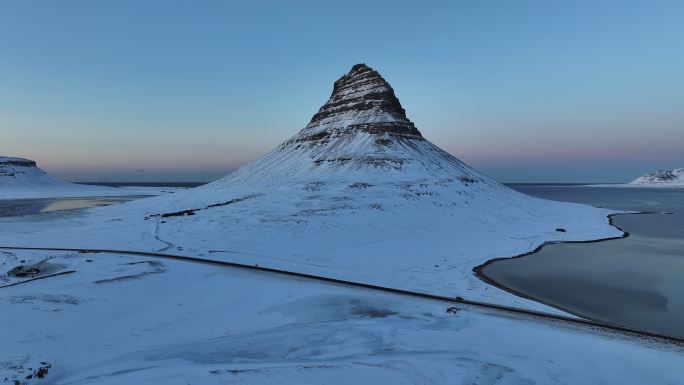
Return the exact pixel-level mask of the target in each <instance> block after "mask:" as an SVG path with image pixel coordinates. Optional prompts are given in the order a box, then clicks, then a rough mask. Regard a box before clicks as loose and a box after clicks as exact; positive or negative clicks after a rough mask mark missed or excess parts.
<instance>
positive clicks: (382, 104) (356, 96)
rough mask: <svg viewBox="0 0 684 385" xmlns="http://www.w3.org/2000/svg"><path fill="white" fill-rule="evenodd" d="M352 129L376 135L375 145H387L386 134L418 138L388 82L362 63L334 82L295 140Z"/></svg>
mask: <svg viewBox="0 0 684 385" xmlns="http://www.w3.org/2000/svg"><path fill="white" fill-rule="evenodd" d="M354 132H366V133H369V134H372V135H374V136H376V143H377V144H378V145H383V144H388V143H389V138H388V136H390V137H394V138H400V137H407V138H412V139H422V135H421V134H420V131H418V129H417V128H416V127H415V125H414V124H413V123H412V122H411V121H410V120H409V119H408V118H407V117H406V111H404V108H403V107H402V106H401V103H400V102H399V99H397V97H396V95H395V94H394V90H393V89H392V87H391V86H390V85H389V83H387V81H386V80H385V79H383V77H382V76H380V74H379V73H378V71H376V70H374V69H372V68H370V67H368V66H367V65H365V64H357V65H355V66H353V67H352V69H351V70H350V71H349V72H348V73H347V74H346V75H343V76H342V77H341V78H339V79H338V80H337V81H336V82H335V85H334V87H333V92H332V95H331V96H330V99H329V100H328V101H327V102H326V103H325V104H324V105H323V107H321V108H320V110H319V111H318V113H316V114H315V115H314V116H313V118H312V119H311V121H310V122H309V124H308V125H307V126H306V127H305V128H304V129H303V130H302V131H301V132H300V134H299V135H298V136H297V137H296V140H297V141H298V142H305V141H318V140H326V139H329V138H330V137H336V136H344V135H349V134H352V133H354Z"/></svg>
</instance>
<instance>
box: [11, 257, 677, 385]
mask: <svg viewBox="0 0 684 385" xmlns="http://www.w3.org/2000/svg"><path fill="white" fill-rule="evenodd" d="M2 254H3V255H2V256H3V257H4V262H5V264H4V265H2V266H3V267H5V266H6V265H7V263H9V262H17V261H18V260H19V259H23V260H24V261H26V263H31V262H37V261H44V260H45V258H46V257H48V258H49V260H48V263H50V264H54V265H62V266H63V269H64V270H66V271H75V273H72V274H67V275H63V276H59V277H53V278H46V279H42V280H37V281H34V282H31V283H26V284H22V285H17V286H11V287H5V288H0V291H1V292H0V294H1V297H0V314H2V315H3V316H2V317H0V330H11V331H12V333H4V334H3V343H2V344H1V345H0V378H5V377H7V378H8V381H6V383H13V381H14V380H15V379H18V380H20V381H24V382H25V383H27V384H32V383H36V384H134V383H135V384H141V383H145V384H166V385H170V384H312V385H313V384H387V383H393V384H454V383H456V384H516V385H519V384H681V383H682V382H681V376H680V371H679V369H678V368H680V367H681V363H682V357H683V351H682V347H680V346H672V345H665V344H662V343H660V342H657V341H650V340H647V339H640V338H635V337H633V336H625V335H621V334H615V333H611V332H606V331H602V330H598V329H592V328H586V327H579V326H574V325H569V324H566V323H562V322H554V321H547V320H544V319H539V318H530V317H525V316H518V315H512V314H510V313H501V312H497V311H495V310H486V309H481V308H477V307H471V306H458V308H457V309H452V310H451V312H448V311H447V309H448V308H449V306H451V305H449V304H445V303H441V302H437V301H426V300H418V299H415V298H410V297H405V296H399V295H392V294H388V293H379V292H375V291H369V290H363V289H354V288H349V287H343V286H338V285H332V284H325V283H320V282H313V281H307V280H302V279H293V278H284V277H281V276H277V275H270V274H262V273H254V272H247V271H241V270H234V269H226V268H219V267H216V266H210V265H205V264H196V263H186V262H179V261H169V260H158V259H151V258H143V257H134V256H121V255H113V254H83V253H58V252H51V253H38V252H28V251H16V252H10V253H8V252H3V253H2ZM12 280H13V279H12ZM8 282H9V280H5V282H3V283H5V284H6V283H8ZM41 362H42V363H43V364H41ZM47 365H49V366H50V367H49V371H48V373H47V375H45V378H43V379H36V378H32V379H29V380H26V377H27V376H28V375H30V374H32V373H33V372H35V370H36V368H39V367H42V366H47Z"/></svg>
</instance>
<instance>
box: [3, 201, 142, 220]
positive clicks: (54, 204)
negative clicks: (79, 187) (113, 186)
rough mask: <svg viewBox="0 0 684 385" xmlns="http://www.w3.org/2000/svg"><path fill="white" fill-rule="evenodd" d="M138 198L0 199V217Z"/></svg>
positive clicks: (93, 205)
mask: <svg viewBox="0 0 684 385" xmlns="http://www.w3.org/2000/svg"><path fill="white" fill-rule="evenodd" d="M140 198H144V196H120V197H93V198H51V199H14V200H0V217H16V216H22V215H31V214H39V213H48V212H53V211H63V210H74V209H85V208H90V207H100V206H109V205H113V204H117V203H123V202H128V201H132V200H135V199H140Z"/></svg>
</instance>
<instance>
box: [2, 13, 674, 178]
mask: <svg viewBox="0 0 684 385" xmlns="http://www.w3.org/2000/svg"><path fill="white" fill-rule="evenodd" d="M682 20H684V1H607V0H606V1H541V0H540V1H508V0H506V1H503V0H502V1H444V2H437V1H436V2H430V1H421V2H418V1H407V2H401V1H386V2H385V1H374V2H370V1H344V2H340V1H336V2H323V1H291V2H290V1H287V2H286V1H249V2H247V1H245V2H231V1H122V0H116V1H114V0H112V1H69V0H61V1H48V0H45V1H31V0H16V1H14V0H3V1H2V2H0V134H1V135H0V154H2V155H11V156H23V157H28V158H32V159H35V160H37V161H38V162H39V164H40V165H41V166H42V167H43V168H44V169H46V170H47V171H49V172H52V173H55V174H56V175H59V176H62V177H65V178H68V179H72V180H75V179H76V180H95V179H98V178H104V179H110V180H112V179H117V180H130V179H150V180H154V179H166V180H169V179H173V180H178V179H182V180H207V179H212V178H217V177H220V176H222V175H224V174H226V173H227V172H229V171H230V170H231V169H233V168H235V167H237V166H239V165H240V164H242V163H244V162H246V161H249V160H250V159H253V158H255V157H257V156H259V155H260V154H262V153H263V152H266V151H267V150H269V149H270V148H272V147H273V146H275V145H277V144H278V143H280V142H281V141H283V140H285V139H286V138H288V137H289V136H291V135H293V134H295V133H296V132H297V131H298V130H300V129H301V128H302V127H304V126H305V125H306V123H307V122H308V120H309V119H310V118H311V116H312V115H313V114H314V113H315V112H316V110H317V109H318V108H319V107H320V106H321V105H322V104H323V103H324V102H325V101H326V99H327V98H328V97H329V95H330V92H331V90H332V83H333V82H334V80H336V79H337V78H338V77H339V76H341V75H342V74H344V73H345V72H347V71H348V70H349V68H350V67H351V66H352V65H353V64H355V63H359V62H364V63H366V64H368V65H370V66H371V67H374V68H375V69H377V70H378V71H380V73H381V74H382V75H383V76H384V77H385V78H386V79H387V80H388V81H389V82H390V83H391V84H392V86H393V87H394V89H395V91H396V93H397V96H398V97H399V99H400V100H401V102H402V104H403V106H404V108H405V109H406V110H407V112H408V115H409V118H411V119H412V120H413V121H414V122H415V123H416V125H417V126H418V127H419V129H420V130H421V131H422V132H423V135H424V136H425V137H427V138H428V139H430V140H431V141H433V142H434V143H436V144H437V145H439V146H441V147H442V148H444V149H446V150H447V151H449V152H451V153H452V154H454V155H456V156H457V157H459V158H461V159H462V160H464V161H466V162H468V163H470V164H471V165H473V166H474V167H476V168H479V169H480V170H482V171H484V172H485V173H487V174H489V175H491V176H493V177H495V178H497V179H499V180H501V181H518V182H520V181H555V182H573V181H588V182H591V181H607V182H609V181H623V180H629V179H631V178H633V177H636V176H638V175H640V174H643V173H644V172H647V171H650V170H651V169H657V168H674V167H684V150H682V147H683V146H684V76H682V71H683V69H684V22H682ZM141 170H144V171H141Z"/></svg>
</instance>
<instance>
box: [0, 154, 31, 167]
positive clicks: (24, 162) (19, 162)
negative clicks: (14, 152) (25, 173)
mask: <svg viewBox="0 0 684 385" xmlns="http://www.w3.org/2000/svg"><path fill="white" fill-rule="evenodd" d="M0 166H19V167H36V162H35V161H32V160H29V159H22V158H8V157H2V156H0Z"/></svg>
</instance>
